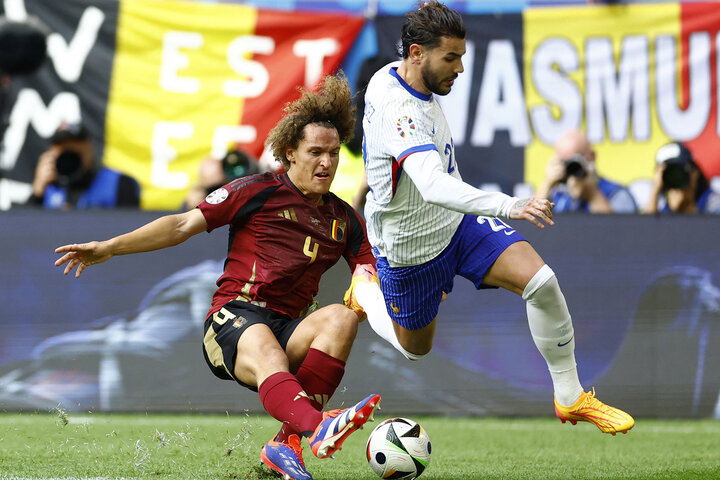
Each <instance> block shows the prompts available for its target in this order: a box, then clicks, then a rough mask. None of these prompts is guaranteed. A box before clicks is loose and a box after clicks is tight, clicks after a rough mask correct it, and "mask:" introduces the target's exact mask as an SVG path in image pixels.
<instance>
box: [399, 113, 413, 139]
mask: <svg viewBox="0 0 720 480" xmlns="http://www.w3.org/2000/svg"><path fill="white" fill-rule="evenodd" d="M397 131H398V133H399V134H400V136H401V137H402V138H405V137H408V136H412V135H415V122H413V120H412V118H410V117H408V116H407V115H404V116H402V117H400V118H398V121H397Z"/></svg>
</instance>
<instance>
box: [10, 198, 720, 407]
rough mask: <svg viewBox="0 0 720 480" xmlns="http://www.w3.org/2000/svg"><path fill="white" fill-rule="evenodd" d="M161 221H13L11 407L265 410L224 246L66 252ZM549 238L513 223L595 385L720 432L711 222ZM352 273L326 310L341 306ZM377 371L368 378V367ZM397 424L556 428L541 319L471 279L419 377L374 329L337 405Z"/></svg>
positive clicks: (334, 279) (582, 220) (19, 214)
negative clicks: (229, 298) (221, 292)
mask: <svg viewBox="0 0 720 480" xmlns="http://www.w3.org/2000/svg"><path fill="white" fill-rule="evenodd" d="M158 215H159V213H157V212H128V211H114V212H95V211H89V212H38V211H30V210H11V211H9V212H4V213H2V218H1V219H0V221H1V222H2V225H3V227H2V230H3V234H2V235H0V251H2V252H3V261H2V266H3V274H2V276H0V327H1V328H2V331H3V332H4V335H2V337H0V408H2V409H4V410H26V411H27V410H41V411H42V410H50V409H52V408H54V407H56V406H58V405H61V406H62V407H63V408H66V409H67V410H70V411H88V410H94V411H220V412H222V411H226V410H227V411H249V412H256V411H261V406H260V404H259V402H258V400H257V395H256V394H254V393H252V392H249V391H246V390H244V389H242V388H239V387H237V386H236V385H234V384H233V383H231V382H223V381H220V380H217V379H216V378H215V377H214V376H213V375H212V374H211V373H210V371H209V370H208V369H207V367H206V365H205V363H204V361H203V359H202V354H201V339H202V330H201V329H202V327H201V325H202V322H203V320H204V317H205V315H206V313H207V309H208V306H209V302H210V297H211V295H212V292H213V291H214V288H215V280H216V279H217V277H218V276H219V273H220V271H221V268H222V261H223V260H224V254H225V251H226V248H227V236H226V234H225V232H224V231H218V232H214V233H212V234H201V235H198V236H196V237H193V238H192V239H190V240H189V241H188V242H186V243H184V244H182V245H180V246H177V247H173V248H170V249H166V250H161V251H157V252H152V253H145V254H138V255H131V256H122V257H117V258H114V259H112V260H111V261H110V262H108V263H105V264H101V265H97V266H94V267H92V268H91V269H89V270H88V271H87V272H85V274H83V276H82V277H81V278H80V279H77V280H76V279H74V278H66V277H63V275H62V271H61V270H60V269H59V268H56V267H54V266H53V262H54V260H55V258H56V255H55V254H54V253H53V249H54V247H56V246H57V245H62V244H65V243H72V242H76V241H79V240H86V239H101V238H106V237H108V236H112V235H116V234H119V233H122V232H125V231H128V230H131V229H133V228H136V227H138V226H140V225H141V224H143V223H145V222H147V221H149V220H151V219H153V218H156V217H157V216H158ZM557 220H558V221H557V225H556V226H555V227H553V228H548V229H545V230H543V231H539V230H536V229H534V227H531V226H530V225H529V224H528V225H523V224H518V222H513V223H514V225H513V226H515V227H516V228H518V229H519V230H520V231H521V233H523V234H524V235H526V237H527V238H528V239H529V240H530V241H531V242H532V243H533V245H534V246H535V247H536V249H537V250H538V251H539V252H540V253H541V255H542V256H543V257H544V259H545V260H546V261H547V262H548V264H549V265H551V266H552V268H553V269H554V270H555V272H556V274H557V276H558V278H559V280H560V283H561V286H562V287H563V290H564V293H565V296H566V298H567V301H568V304H569V307H570V311H571V313H572V314H573V319H574V323H575V330H576V341H577V361H578V364H579V367H580V374H581V380H582V382H583V384H584V385H585V386H586V387H587V388H589V387H591V386H595V387H596V388H597V389H598V391H599V392H601V394H602V398H603V399H606V400H607V401H609V402H611V403H612V404H617V405H622V406H623V407H624V408H626V409H627V410H629V411H630V412H632V413H633V414H634V415H637V416H641V417H642V416H646V417H706V418H707V417H715V418H720V404H719V398H718V397H719V393H720V376H719V375H718V373H717V372H718V371H720V288H718V285H720V284H719V283H718V282H719V280H718V276H720V250H719V249H718V245H717V239H718V238H720V222H717V221H711V220H710V219H709V218H707V217H669V216H668V217H646V216H612V215H608V216H575V215H563V216H560V217H559V218H557ZM349 277H350V273H349V270H348V268H347V266H346V265H345V264H344V262H342V261H341V264H340V265H338V266H336V267H335V268H333V269H332V270H331V271H330V272H329V273H328V274H327V275H326V277H325V278H324V280H323V282H322V284H321V291H320V293H319V295H318V297H317V299H318V301H319V303H320V305H326V304H329V303H334V302H339V301H341V299H342V294H343V291H344V289H345V287H346V286H347V285H348V283H349ZM360 367H361V368H360ZM370 390H372V391H378V392H379V393H381V394H382V395H383V399H384V402H383V412H384V413H387V414H405V415H410V414H414V413H432V414H443V415H503V416H505V415H509V416H512V415H516V414H519V413H520V412H522V414H524V415H528V414H530V415H539V416H544V415H551V414H552V411H551V409H552V403H551V398H552V390H551V384H550V380H549V375H548V374H547V371H546V366H545V364H544V362H543V360H542V358H541V357H540V355H539V354H538V353H537V351H536V349H535V347H534V345H533V344H532V340H531V337H530V335H529V332H528V327H527V321H526V317H525V309H524V302H522V300H521V299H519V298H518V297H517V296H515V295H513V294H510V293H508V292H505V291H481V292H476V291H475V290H474V287H473V286H472V284H471V283H470V282H468V281H466V280H464V279H462V278H458V279H457V280H456V283H455V287H454V290H453V292H452V293H451V294H450V296H449V297H448V299H447V300H446V301H445V302H444V303H443V304H442V305H441V309H440V324H439V327H438V333H437V338H436V341H435V346H434V349H433V352H432V353H431V354H430V355H429V356H428V357H427V358H425V359H423V360H421V361H419V362H409V361H407V360H404V359H403V358H402V357H401V356H400V355H399V354H398V353H397V352H395V351H394V350H393V349H392V348H391V347H389V346H388V345H387V344H385V343H384V342H383V341H381V340H379V339H378V338H377V337H376V336H375V335H374V333H373V332H372V331H371V330H370V328H369V326H367V325H365V324H363V325H361V328H360V333H359V336H358V340H357V342H356V344H355V346H354V349H353V352H352V355H351V357H350V360H349V365H348V369H347V373H346V376H345V378H344V380H343V382H342V384H341V387H340V389H339V390H338V393H337V394H336V396H335V398H333V400H332V401H331V405H335V406H338V405H341V404H342V403H343V402H345V403H348V402H350V403H351V402H352V401H353V399H355V398H357V397H358V396H361V395H362V394H363V393H364V392H367V391H370Z"/></svg>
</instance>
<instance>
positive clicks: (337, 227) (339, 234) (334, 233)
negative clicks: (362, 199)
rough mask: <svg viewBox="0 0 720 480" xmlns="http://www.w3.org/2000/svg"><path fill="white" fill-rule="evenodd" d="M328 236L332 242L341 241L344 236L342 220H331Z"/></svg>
mask: <svg viewBox="0 0 720 480" xmlns="http://www.w3.org/2000/svg"><path fill="white" fill-rule="evenodd" d="M330 236H331V237H332V238H333V240H337V241H338V242H339V241H341V240H342V239H343V236H345V222H343V221H342V220H333V221H332V223H331V224H330Z"/></svg>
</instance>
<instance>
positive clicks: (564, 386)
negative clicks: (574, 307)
mask: <svg viewBox="0 0 720 480" xmlns="http://www.w3.org/2000/svg"><path fill="white" fill-rule="evenodd" d="M522 298H523V299H525V300H526V301H527V316H528V324H529V325H530V333H531V334H532V337H533V340H534V341H535V345H536V346H537V348H538V350H539V351H540V353H541V354H542V356H543V357H544V358H545V362H547V365H548V369H549V370H550V376H551V377H552V382H553V388H554V390H555V398H556V399H557V401H558V402H559V403H560V405H563V406H566V407H569V406H571V405H573V404H574V403H575V402H576V401H577V399H578V398H579V397H580V394H581V393H582V392H583V389H582V385H580V380H579V379H578V374H577V368H576V364H575V337H574V335H575V332H574V330H573V325H572V318H570V312H569V311H568V308H567V304H566V303H565V297H564V296H563V294H562V292H561V291H560V285H559V284H558V281H557V278H556V277H555V273H554V272H553V271H552V269H551V268H550V267H549V266H547V265H543V266H542V268H540V270H538V271H537V273H535V275H534V276H533V278H531V279H530V281H529V282H528V284H527V286H526V287H525V291H524V292H523V294H522Z"/></svg>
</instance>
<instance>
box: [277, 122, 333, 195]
mask: <svg viewBox="0 0 720 480" xmlns="http://www.w3.org/2000/svg"><path fill="white" fill-rule="evenodd" d="M303 134H304V137H305V138H304V139H303V140H301V141H300V143H299V144H298V147H297V148H294V149H293V148H291V149H288V151H287V152H286V153H285V155H286V157H287V159H288V161H289V162H290V168H289V169H288V176H289V177H290V180H292V182H293V183H294V184H295V186H296V187H297V188H298V189H300V191H301V192H302V193H303V194H304V195H305V196H307V197H308V198H310V200H312V201H314V202H315V203H318V204H320V203H321V202H322V196H323V195H325V194H326V193H328V192H329V191H330V185H331V184H332V181H333V178H335V171H336V170H337V166H338V161H339V159H340V135H338V132H337V130H336V129H335V128H328V127H326V126H325V125H323V124H318V123H311V124H309V125H305V128H304V129H303Z"/></svg>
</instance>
